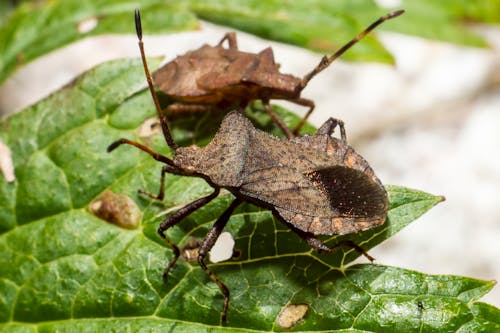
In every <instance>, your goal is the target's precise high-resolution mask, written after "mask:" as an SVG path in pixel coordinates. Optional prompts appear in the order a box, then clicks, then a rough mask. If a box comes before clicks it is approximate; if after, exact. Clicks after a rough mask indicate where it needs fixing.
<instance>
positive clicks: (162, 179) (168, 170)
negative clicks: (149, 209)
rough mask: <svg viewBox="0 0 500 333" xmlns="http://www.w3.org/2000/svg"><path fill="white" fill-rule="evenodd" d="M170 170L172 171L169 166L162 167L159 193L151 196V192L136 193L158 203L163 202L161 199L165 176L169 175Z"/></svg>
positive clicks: (141, 191)
mask: <svg viewBox="0 0 500 333" xmlns="http://www.w3.org/2000/svg"><path fill="white" fill-rule="evenodd" d="M171 169H172V167H170V166H169V165H164V166H163V167H162V168H161V179H160V191H159V192H158V194H153V193H151V192H147V191H144V190H141V189H139V190H137V192H139V193H141V194H144V195H147V196H148V197H150V198H151V199H155V200H160V201H161V200H163V197H164V196H165V174H166V173H170V172H171Z"/></svg>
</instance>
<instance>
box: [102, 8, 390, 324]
mask: <svg viewBox="0 0 500 333" xmlns="http://www.w3.org/2000/svg"><path fill="white" fill-rule="evenodd" d="M136 28H137V36H138V38H139V47H140V50H141V57H142V61H143V65H144V70H145V73H146V78H147V81H148V87H149V90H150V92H151V95H152V98H153V101H154V103H155V106H156V111H157V114H158V117H159V118H160V123H161V128H162V131H163V136H164V138H165V140H166V142H167V144H168V146H169V147H170V148H171V149H173V150H174V154H173V157H172V158H169V157H167V156H165V155H162V154H159V153H157V152H154V151H152V150H151V149H150V148H148V147H147V146H145V145H143V144H141V143H139V142H136V141H131V140H129V139H119V140H117V141H115V142H113V143H112V144H111V145H109V147H108V149H107V150H108V152H111V151H113V150H114V149H116V148H117V147H119V146H121V145H123V144H127V145H132V146H135V147H136V148H138V149H140V150H142V151H144V152H146V153H147V154H149V155H150V156H151V157H152V158H154V159H155V160H157V161H159V162H162V163H163V164H164V166H163V167H162V170H161V183H160V190H159V192H158V194H157V195H153V194H149V195H150V196H151V197H153V198H156V199H160V200H161V199H163V196H164V180H165V175H166V174H167V173H170V174H174V175H182V176H187V177H198V178H202V179H204V180H205V181H206V182H207V183H208V184H209V185H210V186H211V187H213V189H214V191H213V193H211V194H210V195H208V196H205V197H202V198H199V199H197V200H194V201H192V202H191V203H189V204H187V205H185V206H184V207H182V208H180V209H179V210H177V211H176V212H174V213H173V214H171V215H170V216H168V217H167V218H166V219H165V220H164V221H163V222H162V223H161V224H160V226H159V228H158V233H159V235H160V236H161V238H163V239H164V240H165V242H166V243H167V244H168V245H169V246H170V247H171V248H172V249H173V252H174V257H173V258H172V259H171V260H170V262H169V264H168V266H167V267H166V269H165V270H164V273H163V277H164V278H167V276H168V274H169V272H170V270H171V269H172V267H173V266H174V265H175V263H176V261H177V259H178V258H179V256H180V250H179V247H178V246H177V245H176V244H174V243H172V242H171V241H170V240H169V239H168V238H167V237H166V235H165V232H166V230H168V229H169V228H171V227H173V226H175V225H176V224H178V223H179V222H181V221H182V220H183V219H184V218H185V217H187V216H188V215H190V214H191V213H193V212H194V211H196V210H197V209H199V208H201V207H203V206H204V205H206V204H208V203H209V202H210V201H212V200H213V199H215V198H216V197H217V196H218V195H219V192H220V190H221V189H226V190H228V191H229V192H231V193H232V194H233V195H234V197H235V199H234V200H233V201H232V202H231V204H230V205H229V206H228V207H227V208H226V210H225V211H224V212H223V213H222V215H221V216H220V217H219V218H218V219H217V221H216V222H215V224H214V225H213V227H212V228H211V229H210V231H209V232H208V233H207V235H206V236H205V238H204V239H203V241H202V242H201V244H200V246H199V252H198V256H197V261H198V264H199V265H200V267H201V269H202V270H204V271H205V272H206V273H207V274H208V275H209V277H210V279H211V280H212V281H214V282H215V283H216V284H217V285H218V287H219V289H220V291H221V292H222V294H223V295H224V306H223V309H222V312H221V319H222V321H225V320H226V316H227V311H228V307H229V289H228V288H227V287H226V286H225V285H224V283H223V282H222V281H221V280H219V279H218V278H217V276H216V275H215V274H214V273H213V272H212V271H211V270H209V269H208V268H207V266H206V264H205V258H206V256H207V254H208V252H209V251H210V249H211V248H212V247H213V245H214V244H215V241H216V240H217V238H218V236H219V235H220V234H221V232H222V231H223V229H224V227H225V225H226V224H227V222H228V221H229V219H230V217H231V214H232V213H233V211H234V210H235V209H236V208H237V207H238V206H239V205H240V204H242V203H243V202H248V203H251V204H254V205H256V206H258V207H261V208H264V209H268V210H270V211H271V212H272V214H273V216H274V217H275V218H276V219H277V220H279V221H281V222H282V223H283V224H285V225H286V226H287V227H288V228H290V229H291V230H292V231H293V232H295V233H296V234H297V235H298V236H299V237H301V238H302V239H304V240H305V241H306V242H307V243H308V244H309V245H310V246H311V247H313V248H314V249H316V250H318V251H323V252H332V251H333V250H334V249H336V248H338V247H340V246H347V247H350V248H353V249H355V250H356V251H358V252H359V253H361V254H363V255H364V256H366V257H367V258H368V259H370V260H373V258H371V257H370V256H369V255H368V254H367V253H366V252H365V251H364V250H363V249H362V248H361V247H360V246H358V245H356V244H355V243H353V242H352V241H345V240H344V241H341V242H339V243H337V244H335V245H333V246H332V247H328V246H327V245H326V244H325V243H323V242H322V241H321V240H320V239H319V238H318V237H317V236H318V235H334V234H335V235H344V234H350V233H355V232H358V231H362V230H367V229H370V228H374V227H377V226H379V225H382V224H383V223H384V221H385V219H386V216H387V209H388V196H387V192H386V191H385V189H384V187H383V186H382V184H381V182H380V180H379V179H378V178H377V177H376V176H375V174H374V172H373V170H372V169H371V167H370V166H369V165H368V163H367V162H366V161H365V159H363V157H361V156H360V155H359V154H358V153H356V152H355V151H354V149H353V148H351V147H350V146H348V145H347V143H346V134H345V130H344V125H343V123H342V121H340V120H336V119H333V118H330V119H329V120H327V121H326V122H325V124H324V125H323V126H321V127H320V128H319V129H318V131H317V133H316V134H314V135H304V136H300V137H296V138H293V139H291V140H287V139H279V138H277V137H275V136H273V135H270V134H268V133H266V132H263V131H261V130H258V129H256V128H255V127H254V126H253V125H252V123H251V122H250V121H249V120H248V119H247V118H245V117H244V116H243V115H242V113H243V110H242V109H240V110H239V111H233V112H231V113H229V114H227V115H226V116H225V118H224V119H223V121H222V123H221V125H220V128H219V130H218V131H217V133H216V134H215V137H214V138H213V140H212V141H211V142H210V143H209V144H208V145H207V146H205V147H198V146H195V145H192V146H189V147H179V146H178V145H177V144H176V143H175V141H174V139H173V138H172V135H171V133H170V129H169V125H168V122H167V119H166V117H165V116H164V115H163V114H162V110H161V108H160V104H159V102H158V98H157V96H156V94H155V91H154V87H153V83H152V80H151V77H150V74H149V69H148V66H147V63H146V58H145V55H144V47H143V43H142V31H141V24H140V16H139V11H138V10H136ZM337 126H338V127H339V128H340V139H338V138H334V137H332V134H333V131H334V129H335V128H336V127H337ZM143 193H145V192H143Z"/></svg>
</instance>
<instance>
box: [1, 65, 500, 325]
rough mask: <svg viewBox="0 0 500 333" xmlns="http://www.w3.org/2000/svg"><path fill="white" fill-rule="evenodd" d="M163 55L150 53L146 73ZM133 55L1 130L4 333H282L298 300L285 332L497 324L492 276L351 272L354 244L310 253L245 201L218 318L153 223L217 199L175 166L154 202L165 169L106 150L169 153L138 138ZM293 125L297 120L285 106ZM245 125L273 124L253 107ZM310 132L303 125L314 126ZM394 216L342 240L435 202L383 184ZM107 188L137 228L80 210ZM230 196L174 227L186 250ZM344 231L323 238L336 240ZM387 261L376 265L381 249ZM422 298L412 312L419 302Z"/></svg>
mask: <svg viewBox="0 0 500 333" xmlns="http://www.w3.org/2000/svg"><path fill="white" fill-rule="evenodd" d="M158 63H159V60H158V59H150V64H151V65H152V67H156V66H158ZM143 81H144V77H143V72H142V67H141V65H140V61H139V60H120V61H114V62H109V63H106V64H103V65H101V66H99V67H96V68H95V69H93V70H91V71H89V72H87V73H86V74H84V75H83V76H81V77H80V78H78V79H77V80H76V81H75V82H74V83H73V84H72V85H71V86H67V87H65V88H64V89H62V90H60V91H58V92H57V93H55V94H53V95H52V96H50V97H48V98H46V99H44V100H43V101H41V102H39V103H38V104H36V105H34V106H32V107H30V108H28V109H26V110H24V111H22V112H21V113H19V114H16V115H14V116H11V117H10V118H7V119H4V120H3V121H1V122H0V128H3V129H5V131H2V132H0V139H1V140H2V141H3V142H5V143H6V144H7V145H8V146H9V147H10V148H11V149H12V152H13V159H14V163H15V166H16V176H17V180H16V181H15V182H14V183H6V182H5V180H4V179H3V178H1V179H0V230H1V233H0V331H2V332H35V331H41V332H76V331H81V332H96V331H99V332H107V331H132V332H135V331H153V332H164V331H176V332H205V331H206V332H208V331H210V332H222V331H227V332H255V331H267V332H269V331H282V330H283V329H281V328H280V327H279V326H278V325H277V323H276V317H277V316H278V315H279V313H280V311H281V310H282V309H283V308H284V307H285V306H286V305H288V304H307V306H308V312H307V315H306V317H305V319H304V320H303V321H301V322H300V323H299V324H298V325H297V326H296V327H294V328H293V329H294V330H298V331H312V330H314V331H321V332H387V331H393V332H443V331H450V332H478V331H483V332H496V331H498V330H499V329H500V322H499V321H498V318H500V310H499V309H496V308H494V307H492V306H490V305H487V304H483V303H478V302H475V300H477V299H478V298H480V297H481V296H482V295H484V294H485V293H486V292H488V291H489V290H490V289H491V288H492V286H493V284H494V283H493V282H490V281H480V280H476V279H471V278H466V277H459V276H448V275H427V274H423V273H418V272H414V271H410V270H405V269H401V268H395V267H388V266H383V265H373V264H361V265H354V266H349V265H348V264H349V263H351V262H352V261H353V260H354V259H355V258H356V257H358V253H356V252H355V251H352V250H350V249H342V250H340V251H338V252H336V253H334V254H317V253H315V252H314V251H312V250H311V249H310V248H309V247H308V246H307V244H305V242H304V241H302V240H301V239H300V238H298V237H297V236H296V235H295V234H294V233H293V232H291V231H290V230H288V229H287V228H286V227H284V226H282V225H280V224H279V223H278V222H277V221H275V220H274V219H273V218H272V215H271V214H270V213H269V212H268V211H262V210H260V209H257V208H256V207H254V206H252V205H243V206H242V207H240V208H239V209H238V210H237V211H236V212H235V214H234V215H233V217H232V218H231V220H230V222H229V225H228V227H227V230H228V231H230V232H231V233H232V234H233V235H234V237H235V240H236V248H237V249H238V250H239V251H240V253H241V255H240V257H239V258H237V259H233V260H230V261H226V262H223V263H218V264H212V265H211V268H212V269H213V270H214V271H215V272H216V273H217V275H218V276H219V277H220V279H221V280H223V281H224V282H225V283H226V284H227V285H228V287H229V288H230V290H231V305H230V309H229V313H228V320H229V321H228V323H227V327H219V318H220V317H219V316H220V310H221V307H222V296H221V294H220V292H219V290H218V288H217V286H216V285H215V284H214V283H213V282H211V280H210V279H209V278H208V277H207V276H206V275H205V274H204V273H203V271H201V269H200V268H199V267H198V266H197V265H196V264H194V263H188V262H184V261H183V260H180V262H179V263H178V264H177V266H176V267H175V268H174V270H173V271H172V274H171V276H170V278H169V280H168V281H167V282H164V281H163V280H162V271H163V269H164V267H165V265H166V263H167V261H168V259H169V258H171V256H172V253H171V250H169V249H168V248H167V247H166V245H165V244H164V243H163V242H162V240H161V239H160V238H159V237H158V236H157V234H156V228H157V226H158V223H159V222H160V221H161V220H162V218H163V217H165V215H166V214H170V213H172V211H175V209H176V208H178V207H181V206H182V205H184V204H185V203H187V202H189V201H191V200H193V199H195V198H199V197H200V196H202V195H206V194H208V193H210V192H211V189H210V187H209V186H208V185H207V184H205V183H204V181H202V180H200V179H194V178H188V177H179V176H172V175H169V176H168V177H167V179H166V189H167V192H166V198H165V199H164V200H163V201H162V202H161V203H158V202H153V201H152V200H150V199H148V198H145V197H143V196H140V195H138V194H137V189H146V190H148V191H151V192H156V191H157V189H158V180H159V175H160V168H161V165H160V163H157V162H155V161H154V160H152V159H151V158H150V157H149V156H147V155H146V154H144V153H142V152H141V151H139V150H137V149H134V148H133V147H121V148H119V149H117V150H116V151H114V152H113V153H112V154H108V153H106V147H107V146H108V145H109V144H110V143H111V142H112V141H114V140H116V139H117V138H120V137H128V138H131V139H134V140H141V141H143V142H144V143H146V144H150V145H151V146H152V147H153V148H154V149H155V150H159V151H161V152H163V153H165V154H169V153H170V152H169V150H168V149H167V148H165V146H166V145H165V143H164V142H163V138H162V137H161V135H155V136H153V137H142V138H141V137H139V134H138V133H139V132H138V127H140V125H141V124H142V123H143V121H144V119H145V118H148V117H152V116H154V109H153V104H152V102H151V101H150V96H149V95H148V92H147V91H145V90H141V91H137V89H135V88H133V87H136V86H137V83H138V82H143ZM279 112H280V114H282V115H283V116H284V118H285V121H286V122H287V124H289V125H292V123H294V122H297V121H298V119H297V117H296V116H293V115H291V114H290V113H287V112H286V111H284V110H282V109H280V110H279ZM249 115H250V117H251V119H252V120H253V121H254V122H255V123H256V124H259V126H261V127H264V128H266V129H267V130H271V131H277V129H275V128H273V126H274V125H273V124H272V122H271V120H270V119H269V118H268V117H267V116H266V115H264V114H262V113H261V112H258V111H255V110H254V111H252V112H250V113H249ZM221 117H222V115H216V116H214V115H209V114H204V115H202V116H201V117H200V116H198V117H191V118H184V119H180V120H178V121H176V122H175V123H173V124H172V128H173V129H174V136H175V137H176V139H178V141H179V143H181V144H182V145H187V144H189V143H198V144H200V143H206V142H207V141H208V140H209V139H210V135H213V133H214V132H215V129H216V128H217V126H218V123H219V122H220V119H221ZM308 131H311V128H309V129H308ZM387 189H388V192H389V195H390V211H389V217H388V221H387V222H386V224H384V225H383V226H381V227H379V228H376V229H373V230H370V231H367V232H363V233H359V234H355V235H350V236H348V237H347V238H349V239H352V240H354V241H355V242H356V243H358V244H359V245H361V246H362V247H363V248H365V249H367V250H369V249H370V248H371V247H373V246H375V245H376V244H378V243H380V242H382V241H383V240H385V239H387V238H388V237H390V236H392V235H393V234H395V233H396V232H398V231H399V230H401V229H402V228H404V227H405V226H406V225H408V224H409V223H411V222H412V221H413V220H415V219H416V218H418V217H419V216H420V215H421V214H423V213H424V212H425V211H427V210H428V209H430V208H431V207H433V206H434V205H435V204H437V203H438V202H440V201H441V200H442V198H441V197H436V196H433V195H430V194H427V193H423V192H420V191H416V190H410V189H406V188H402V187H398V186H388V187H387ZM105 190H110V191H112V192H115V193H120V194H124V195H127V196H129V197H130V198H132V199H133V200H134V202H135V203H136V204H137V205H138V207H139V208H140V210H141V211H142V220H141V226H140V227H139V228H137V229H134V230H130V229H123V228H119V227H117V226H115V225H111V224H108V223H107V222H105V221H103V220H101V219H99V218H97V217H96V216H94V215H93V214H92V213H91V212H90V210H89V209H88V205H89V203H90V202H91V201H92V200H94V199H95V198H96V197H97V196H99V194H100V193H102V192H103V191H105ZM230 201H231V195H230V194H229V193H222V194H221V195H220V197H219V198H218V199H217V200H215V201H213V202H212V203H210V204H209V205H207V206H205V207H204V208H202V209H200V210H198V211H196V212H195V213H194V214H193V215H192V216H190V217H189V218H187V219H185V220H184V221H183V222H182V223H181V224H180V225H178V226H176V227H174V228H172V229H170V230H169V231H168V237H169V238H170V239H171V240H172V241H174V242H176V243H179V244H180V245H181V246H183V245H185V244H186V243H187V242H188V240H189V239H190V238H191V237H195V238H200V237H203V236H204V235H205V233H206V232H207V230H208V229H209V228H210V226H211V225H212V224H213V223H214V221H215V220H216V218H217V217H218V216H219V215H220V214H221V213H222V212H223V211H224V209H225V208H226V207H227V206H228V204H229V203H230ZM337 240H338V237H332V238H331V239H326V241H327V242H328V244H333V243H335V242H336V241H337ZM378 259H379V260H380V261H381V262H383V258H378ZM419 305H421V306H419Z"/></svg>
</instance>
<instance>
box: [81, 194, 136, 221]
mask: <svg viewBox="0 0 500 333" xmlns="http://www.w3.org/2000/svg"><path fill="white" fill-rule="evenodd" d="M89 210H90V212H91V213H92V214H94V215H95V216H97V217H98V218H100V219H102V220H104V221H106V222H109V223H112V224H115V225H117V226H119V227H121V228H124V229H135V228H137V227H138V226H139V223H140V220H141V211H140V210H139V207H137V205H136V203H135V202H134V201H133V200H132V199H131V198H129V197H128V196H126V195H123V194H115V193H113V192H111V191H108V190H106V191H105V192H104V193H103V194H101V196H99V197H98V198H97V199H95V200H94V201H92V202H91V203H90V204H89Z"/></svg>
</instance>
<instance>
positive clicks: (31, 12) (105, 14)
mask: <svg viewBox="0 0 500 333" xmlns="http://www.w3.org/2000/svg"><path fill="white" fill-rule="evenodd" d="M136 7H137V1H130V0H120V1H109V0H80V1H63V0H54V1H41V2H38V1H33V2H26V3H24V4H22V5H21V6H19V7H18V8H17V10H16V11H14V12H13V13H12V14H11V15H10V17H9V19H8V20H5V22H4V24H2V25H1V26H0V82H2V81H3V80H5V78H6V77H7V76H8V75H9V74H10V73H11V72H12V71H13V70H14V69H15V68H16V67H17V66H19V65H21V64H24V63H26V62H29V61H31V60H33V59H35V58H37V57H39V56H42V55H44V54H46V53H48V52H50V51H53V50H55V49H57V48H59V47H62V46H64V45H66V44H69V43H71V42H74V41H77V40H80V39H83V38H85V37H88V36H95V35H101V34H110V33H115V34H116V33H121V34H135V27H134V23H133V22H134V21H133V15H134V14H133V13H134V9H135V8H136ZM141 8H142V10H143V15H142V19H143V23H144V25H145V26H147V27H148V31H151V32H153V31H154V32H156V33H168V32H173V31H179V30H187V29H195V28H196V27H197V26H198V22H197V20H196V17H195V16H194V15H193V14H192V13H190V12H188V11H186V10H185V9H183V8H181V7H179V6H175V5H170V4H167V3H166V2H165V1H159V0H148V1H142V2H141ZM95 19H97V25H96V26H95V28H94V29H91V30H90V31H87V29H85V28H83V27H84V26H85V23H86V22H90V21H91V20H95ZM82 28H83V30H82ZM149 29H150V30H149Z"/></svg>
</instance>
